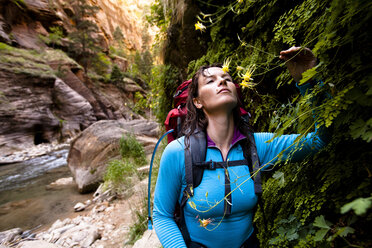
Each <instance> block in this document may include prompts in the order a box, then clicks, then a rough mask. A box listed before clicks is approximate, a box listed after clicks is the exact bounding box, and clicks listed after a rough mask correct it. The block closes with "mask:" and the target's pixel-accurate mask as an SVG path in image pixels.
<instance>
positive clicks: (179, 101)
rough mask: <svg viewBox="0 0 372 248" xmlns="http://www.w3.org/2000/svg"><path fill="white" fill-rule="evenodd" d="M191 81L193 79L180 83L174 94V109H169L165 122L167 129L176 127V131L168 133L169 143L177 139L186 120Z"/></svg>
mask: <svg viewBox="0 0 372 248" xmlns="http://www.w3.org/2000/svg"><path fill="white" fill-rule="evenodd" d="M190 83H191V79H189V80H187V81H185V82H183V83H182V84H180V85H179V86H178V87H177V89H176V93H175V94H174V95H173V99H174V100H173V101H174V109H172V110H171V111H169V113H168V116H167V119H165V122H164V125H165V130H166V131H169V130H171V129H174V132H172V133H169V134H168V143H170V142H172V141H173V140H175V139H177V138H178V136H179V133H180V131H181V127H182V126H181V125H182V122H183V121H184V120H185V116H186V114H187V109H186V100H187V96H188V94H189V85H190Z"/></svg>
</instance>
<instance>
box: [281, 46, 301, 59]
mask: <svg viewBox="0 0 372 248" xmlns="http://www.w3.org/2000/svg"><path fill="white" fill-rule="evenodd" d="M300 49H301V47H295V46H293V47H291V48H289V49H287V50H283V51H281V52H280V55H279V59H283V60H288V59H290V58H291V57H293V56H294V55H296V53H297V52H298V51H299V50H300Z"/></svg>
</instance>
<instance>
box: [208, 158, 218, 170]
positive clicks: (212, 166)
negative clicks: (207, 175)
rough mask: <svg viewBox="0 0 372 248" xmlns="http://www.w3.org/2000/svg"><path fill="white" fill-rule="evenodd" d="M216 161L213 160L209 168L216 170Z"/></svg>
mask: <svg viewBox="0 0 372 248" xmlns="http://www.w3.org/2000/svg"><path fill="white" fill-rule="evenodd" d="M215 167H216V166H215V163H214V162H213V161H212V160H211V164H210V166H209V168H210V169H211V170H214V169H215Z"/></svg>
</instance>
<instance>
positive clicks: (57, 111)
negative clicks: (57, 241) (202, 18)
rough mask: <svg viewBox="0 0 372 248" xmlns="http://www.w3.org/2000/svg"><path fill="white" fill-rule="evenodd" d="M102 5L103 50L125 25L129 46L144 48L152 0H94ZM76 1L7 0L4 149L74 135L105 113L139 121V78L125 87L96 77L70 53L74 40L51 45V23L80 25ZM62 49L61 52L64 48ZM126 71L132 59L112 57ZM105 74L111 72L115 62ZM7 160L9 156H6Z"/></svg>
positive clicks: (0, 68)
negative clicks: (145, 15)
mask: <svg viewBox="0 0 372 248" xmlns="http://www.w3.org/2000/svg"><path fill="white" fill-rule="evenodd" d="M89 2H90V3H91V4H94V5H95V6H98V8H99V10H98V12H97V14H96V15H95V16H90V17H88V18H89V19H90V20H92V21H93V22H95V24H96V25H97V26H98V32H97V33H96V35H95V36H94V38H95V42H96V43H97V44H99V46H100V49H101V51H102V52H103V53H108V52H109V51H108V50H109V47H110V46H111V45H112V44H114V43H115V42H117V41H114V39H113V36H114V34H113V33H114V32H115V29H117V28H119V29H120V30H121V32H122V34H123V41H122V42H123V44H124V45H125V47H126V49H127V50H128V51H131V50H132V51H136V50H138V49H140V48H141V46H142V31H143V30H142V28H143V25H142V24H141V20H142V17H141V15H142V12H141V8H143V6H144V5H145V4H147V2H146V1H137V2H135V1H122V0H109V1H103V0H91V1H89ZM70 3H71V1H69V0H58V1H48V0H12V1H9V0H0V154H1V160H4V158H5V162H6V156H7V155H9V154H11V153H12V152H14V151H17V150H22V149H27V148H28V147H31V146H34V145H37V144H40V143H50V142H57V141H60V140H63V139H66V138H69V137H72V136H74V135H76V134H77V133H79V132H80V131H82V130H84V129H85V128H86V127H88V126H89V125H91V124H92V123H94V122H96V121H97V120H102V119H126V120H132V119H138V118H142V117H141V116H139V115H137V114H135V113H134V112H133V111H132V110H131V109H130V108H129V106H132V105H133V100H134V94H135V93H136V92H141V94H142V95H144V96H145V94H146V93H145V91H144V90H143V89H142V88H141V87H140V86H138V85H137V84H136V83H135V82H134V81H133V80H131V79H129V78H124V81H123V83H122V85H124V87H119V86H118V85H117V84H112V83H107V80H106V81H103V80H102V78H101V79H92V78H90V77H89V76H88V75H87V74H85V72H84V70H83V68H82V66H81V65H79V64H78V63H77V62H76V61H74V60H73V59H71V58H70V57H68V56H67V55H66V52H67V48H68V45H69V42H70V41H69V40H68V39H67V38H62V39H61V42H60V43H59V45H58V46H55V44H48V43H46V42H45V40H43V39H42V37H47V36H48V35H49V34H50V32H51V29H50V28H51V27H56V26H57V27H60V28H61V30H62V31H63V32H64V34H68V33H69V32H72V31H74V30H76V29H75V27H74V23H73V21H72V18H71V17H72V16H73V15H74V9H73V8H72V7H71V4H70ZM56 48H59V49H61V50H57V49H56ZM111 58H112V61H111V63H112V65H113V64H117V65H118V66H119V68H120V69H121V70H122V71H123V70H126V69H127V67H128V63H129V62H128V61H127V60H126V59H125V58H122V57H118V56H112V57H111ZM105 70H106V71H105V72H103V73H106V74H107V73H110V68H107V69H105ZM0 162H1V161H0Z"/></svg>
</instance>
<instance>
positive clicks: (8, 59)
mask: <svg viewBox="0 0 372 248" xmlns="http://www.w3.org/2000/svg"><path fill="white" fill-rule="evenodd" d="M0 51H2V52H1V55H0V63H1V64H2V68H3V69H5V70H8V71H11V72H13V73H16V74H29V75H32V76H38V77H42V78H55V77H56V74H58V72H57V71H54V70H53V69H52V68H51V67H50V66H49V65H48V63H50V62H57V63H59V64H61V65H62V64H68V65H70V66H73V67H75V68H80V69H82V67H81V66H80V65H79V64H77V63H76V62H75V61H74V60H73V59H71V58H69V57H68V56H67V55H66V54H65V53H64V52H63V51H61V50H54V49H47V50H45V51H43V52H38V51H35V50H29V49H21V48H15V47H11V46H8V45H7V44H4V43H1V42H0Z"/></svg>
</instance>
